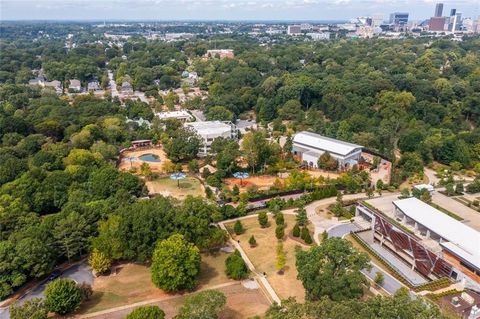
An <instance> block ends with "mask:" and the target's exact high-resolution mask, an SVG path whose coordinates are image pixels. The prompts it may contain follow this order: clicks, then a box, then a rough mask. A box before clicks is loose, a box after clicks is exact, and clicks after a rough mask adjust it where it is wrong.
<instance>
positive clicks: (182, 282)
mask: <svg viewBox="0 0 480 319" xmlns="http://www.w3.org/2000/svg"><path fill="white" fill-rule="evenodd" d="M200 261H201V258H200V251H199V249H198V248H197V247H195V245H193V244H191V243H189V242H187V241H186V240H185V239H184V237H183V236H182V235H178V234H175V235H172V236H170V237H169V238H168V239H166V240H162V241H159V242H158V243H157V245H156V247H155V251H154V252H153V258H152V267H151V272H152V281H153V284H154V285H155V286H156V287H158V288H160V289H163V290H165V291H178V290H181V289H189V290H191V289H193V288H195V286H196V285H197V282H198V275H199V273H200Z"/></svg>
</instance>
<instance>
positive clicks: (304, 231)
mask: <svg viewBox="0 0 480 319" xmlns="http://www.w3.org/2000/svg"><path fill="white" fill-rule="evenodd" d="M301 238H302V239H303V241H305V243H307V244H308V245H310V244H312V243H313V240H312V236H310V232H309V231H308V228H307V227H303V228H302V237H301Z"/></svg>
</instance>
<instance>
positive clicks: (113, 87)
mask: <svg viewBox="0 0 480 319" xmlns="http://www.w3.org/2000/svg"><path fill="white" fill-rule="evenodd" d="M108 78H109V84H110V90H111V91H112V98H114V97H116V96H118V91H117V84H116V83H115V80H114V79H113V72H112V71H108Z"/></svg>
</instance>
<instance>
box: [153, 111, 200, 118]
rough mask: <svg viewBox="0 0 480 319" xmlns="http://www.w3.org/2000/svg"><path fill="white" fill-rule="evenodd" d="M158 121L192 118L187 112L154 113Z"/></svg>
mask: <svg viewBox="0 0 480 319" xmlns="http://www.w3.org/2000/svg"><path fill="white" fill-rule="evenodd" d="M155 115H156V116H158V118H160V119H169V118H178V117H189V118H190V117H192V116H191V115H190V113H188V112H187V111H183V110H182V111H170V112H158V113H155Z"/></svg>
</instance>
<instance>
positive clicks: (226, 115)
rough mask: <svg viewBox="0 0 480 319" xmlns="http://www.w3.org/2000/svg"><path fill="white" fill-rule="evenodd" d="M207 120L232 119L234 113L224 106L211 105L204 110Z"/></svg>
mask: <svg viewBox="0 0 480 319" xmlns="http://www.w3.org/2000/svg"><path fill="white" fill-rule="evenodd" d="M205 115H206V117H207V120H208V121H233V120H234V118H235V114H233V112H232V111H230V110H228V109H227V108H226V107H224V106H212V107H210V108H208V110H207V112H206V114H205Z"/></svg>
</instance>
